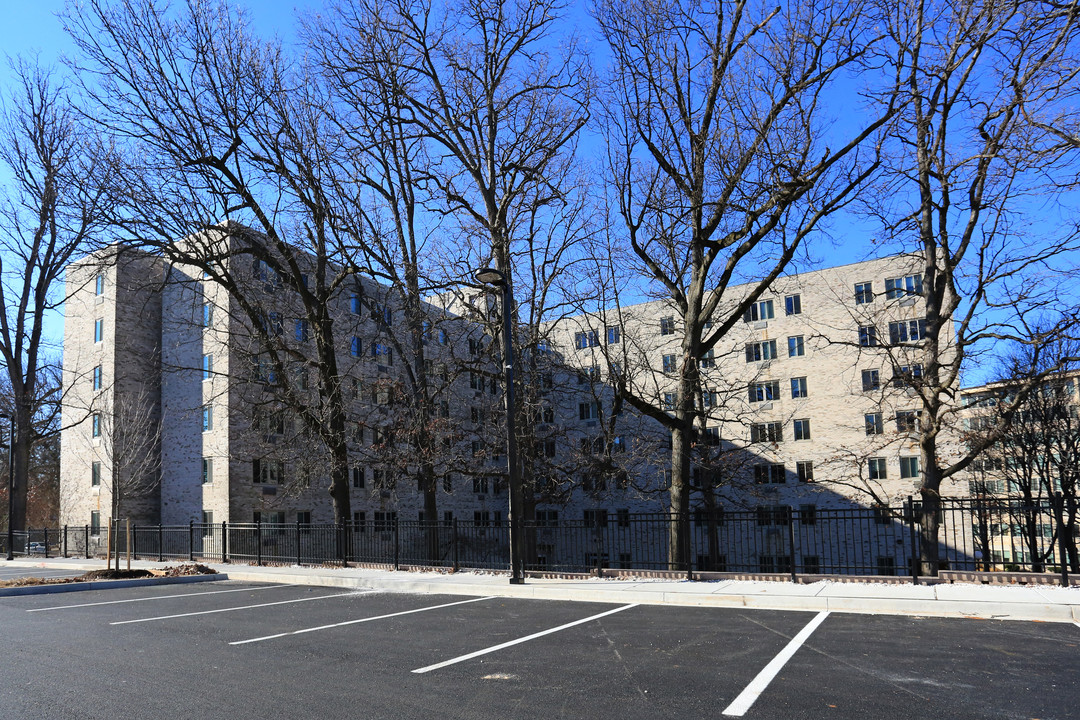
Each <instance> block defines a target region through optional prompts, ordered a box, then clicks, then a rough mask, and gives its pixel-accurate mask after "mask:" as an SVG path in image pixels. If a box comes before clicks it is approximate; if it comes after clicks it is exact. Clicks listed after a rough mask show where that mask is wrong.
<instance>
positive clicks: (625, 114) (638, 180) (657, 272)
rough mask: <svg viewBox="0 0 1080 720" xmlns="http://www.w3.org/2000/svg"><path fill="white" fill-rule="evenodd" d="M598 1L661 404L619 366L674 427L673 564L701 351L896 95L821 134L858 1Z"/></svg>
mask: <svg viewBox="0 0 1080 720" xmlns="http://www.w3.org/2000/svg"><path fill="white" fill-rule="evenodd" d="M595 12H596V16H597V19H598V21H599V23H600V27H601V31H602V33H603V35H604V37H605V39H606V40H607V42H608V45H609V47H610V49H611V52H612V54H613V56H614V68H613V70H612V73H611V77H610V79H609V81H608V83H607V87H608V93H607V94H606V95H605V96H604V108H605V117H604V120H605V123H606V133H607V138H608V163H609V169H608V172H609V181H610V187H611V197H612V202H613V205H614V214H615V215H616V216H617V220H616V222H618V223H620V224H621V225H622V227H623V228H624V229H623V231H622V232H623V233H624V234H625V237H626V241H627V242H628V244H629V246H630V248H631V250H632V254H631V256H630V257H631V259H632V261H633V265H632V267H633V270H634V271H635V272H636V273H637V274H638V276H639V277H641V278H643V279H644V282H645V286H644V288H643V291H644V292H645V293H647V294H650V295H652V296H654V297H662V298H664V299H666V300H667V301H668V302H669V303H670V309H671V318H672V320H671V322H672V326H671V327H670V328H668V327H665V328H664V329H663V333H664V334H671V335H672V336H673V342H675V344H676V345H677V347H676V348H675V350H674V352H675V355H676V360H675V366H674V367H673V368H671V369H670V371H669V373H668V375H669V378H670V380H669V381H665V383H670V388H669V391H670V392H671V393H672V394H673V398H672V401H671V403H670V404H669V406H668V407H665V404H664V402H663V395H662V394H661V393H662V392H664V391H662V390H660V389H659V385H657V383H655V382H652V381H651V380H648V381H639V380H637V379H635V377H634V376H633V375H632V374H631V373H629V372H628V373H627V375H626V377H627V378H628V380H627V382H626V383H624V384H623V385H622V386H620V388H619V389H620V392H621V393H622V394H623V395H624V396H625V398H626V401H627V403H629V404H630V405H631V406H633V407H634V408H635V409H636V410H637V411H638V412H640V413H643V414H644V415H646V416H648V417H650V418H653V419H654V420H655V421H657V422H658V423H659V424H660V425H661V426H663V427H664V428H666V429H668V430H669V431H670V432H671V437H672V448H671V490H670V510H671V512H672V513H674V514H675V515H676V516H677V517H678V522H677V523H676V524H675V525H673V527H672V531H671V542H670V545H669V561H670V562H671V563H672V564H673V565H682V564H684V563H687V562H689V531H690V522H689V520H690V515H689V492H690V484H689V480H690V466H691V458H692V455H693V452H692V448H693V446H694V444H695V437H696V432H695V427H694V424H695V421H696V419H697V418H698V417H699V415H700V406H699V404H698V402H697V398H698V397H699V395H700V393H701V391H702V382H701V375H700V372H699V367H700V366H699V361H700V359H701V358H702V357H704V356H705V355H706V354H707V353H708V352H709V351H710V350H711V349H713V348H714V347H717V345H718V343H720V341H721V340H722V339H723V338H725V337H726V336H727V335H728V334H729V333H730V332H731V331H732V329H733V328H734V327H735V325H736V323H739V322H741V321H742V319H743V317H744V315H745V314H746V313H747V312H748V311H750V312H752V311H753V309H754V306H755V303H756V301H757V300H758V298H759V296H760V295H761V294H762V293H763V292H764V291H765V290H766V289H767V288H768V287H769V286H770V284H771V283H772V282H773V281H774V280H775V279H776V278H777V277H779V276H780V275H781V273H783V272H784V270H785V269H786V268H787V267H788V265H789V263H790V262H791V260H792V259H793V258H794V257H796V255H797V253H798V252H799V250H800V247H801V246H802V244H803V241H804V239H805V238H806V237H807V236H808V235H810V234H811V233H813V232H814V231H815V230H816V229H817V228H818V225H819V224H820V223H821V221H822V220H823V219H824V218H826V217H828V216H829V215H830V214H831V213H833V212H835V211H836V210H838V209H840V208H842V207H844V206H845V205H846V204H847V203H848V202H850V201H851V199H852V196H853V193H854V192H855V190H856V189H857V188H859V187H860V185H861V184H862V183H863V182H864V181H865V180H866V178H867V177H868V175H869V174H870V172H871V170H872V169H873V168H874V161H875V154H874V152H873V150H872V149H867V148H864V147H863V146H864V145H865V144H868V140H870V139H872V138H873V137H874V135H875V133H876V132H877V131H878V130H879V129H880V128H881V127H882V126H883V124H884V123H885V122H886V121H887V120H888V118H889V117H890V116H891V114H892V108H891V107H890V106H888V105H886V107H885V108H883V109H882V110H881V111H880V112H878V113H876V114H875V115H872V116H871V117H866V118H855V119H854V121H853V123H852V124H851V125H848V127H854V128H855V129H854V130H852V131H851V132H850V134H849V135H847V136H846V137H843V136H841V137H836V136H833V137H829V138H828V139H827V140H826V135H827V133H826V132H825V131H824V130H823V129H822V126H823V123H824V122H826V119H825V118H824V116H823V105H824V97H825V96H826V95H827V93H829V92H831V88H832V87H834V85H835V83H836V81H837V80H839V79H841V78H842V77H844V76H845V73H846V72H848V71H854V70H855V69H857V68H858V69H862V68H864V67H865V66H866V64H868V63H869V62H870V61H871V54H870V53H871V51H872V50H873V49H874V47H875V44H876V43H877V42H878V41H879V40H880V38H879V37H877V36H876V35H875V33H874V31H871V30H869V28H872V27H873V24H874V23H873V22H872V21H871V16H870V14H869V12H868V7H867V6H866V5H864V4H863V3H859V2H853V3H839V4H838V3H831V2H817V1H815V0H808V1H807V2H800V3H793V4H789V5H787V6H784V7H783V8H776V9H771V8H770V9H761V8H759V7H758V6H756V5H754V4H752V3H747V2H736V3H722V2H715V3H706V4H697V3H683V2H678V1H677V0H671V1H666V2H660V3H656V2H638V1H636V0H626V1H623V0H608V1H607V2H603V3H600V4H599V5H598V6H597V8H596V11H595ZM888 84H889V83H888V81H887V79H886V80H885V82H884V85H886V86H887V85H888ZM612 254H615V253H612ZM621 267H624V266H620V268H621ZM746 283H749V285H746ZM740 284H742V285H743V287H742V288H741V289H740V290H739V291H738V293H735V292H731V291H730V288H732V287H734V286H736V285H740ZM706 323H711V324H710V325H709V326H708V327H706ZM657 329H659V328H657ZM638 377H639V378H645V377H651V376H647V375H639V376H638Z"/></svg>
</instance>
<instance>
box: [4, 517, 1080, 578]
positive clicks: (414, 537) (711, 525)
mask: <svg viewBox="0 0 1080 720" xmlns="http://www.w3.org/2000/svg"><path fill="white" fill-rule="evenodd" d="M921 519H922V513H921V508H920V507H919V504H918V503H914V502H910V501H909V502H908V503H905V504H904V505H903V506H901V507H898V508H886V507H880V508H850V509H813V508H803V509H794V508H790V507H787V506H783V505H776V506H769V507H764V508H762V507H759V508H757V509H755V510H740V511H731V510H726V511H721V510H716V511H713V512H707V511H697V512H695V513H694V515H693V517H692V521H691V523H690V534H689V538H688V542H686V544H685V545H684V546H682V547H680V548H679V549H678V550H677V551H676V552H672V538H673V527H674V525H675V523H676V519H675V517H674V516H671V515H668V514H665V513H656V514H629V513H622V512H619V513H604V512H603V511H593V512H592V513H591V514H590V516H589V517H588V519H573V520H571V519H559V520H558V521H556V522H549V521H545V522H529V523H526V525H525V528H524V533H523V535H524V542H525V548H524V556H525V559H526V563H525V567H526V570H529V571H555V572H568V573H570V572H577V573H582V572H591V571H595V570H598V569H600V570H602V569H625V570H667V571H670V570H676V571H680V572H686V573H688V574H692V573H693V572H694V571H703V572H704V571H711V572H735V573H747V574H749V573H767V574H786V575H791V576H793V578H794V575H796V574H815V575H816V574H821V575H907V576H913V577H915V578H916V579H917V575H918V570H919V567H920V564H919V562H918V558H919V557H920V556H921V554H922V539H921V536H920V529H921V528H920V522H921ZM938 520H939V523H940V532H939V547H938V552H937V555H938V558H939V559H940V566H941V568H942V569H951V570H969V571H979V570H1024V571H1029V572H1054V573H1059V574H1061V575H1062V576H1063V581H1064V582H1066V583H1067V582H1068V579H1067V575H1068V573H1069V572H1072V573H1077V572H1078V571H1080V567H1078V564H1080V553H1078V552H1077V540H1078V532H1077V522H1076V513H1075V511H1074V512H1073V514H1072V515H1070V514H1069V511H1068V508H1066V506H1065V504H1064V503H1055V502H1054V501H1052V500H1051V501H1046V502H1041V503H1021V502H1018V501H1013V500H1001V499H993V500H990V499H986V500H980V499H971V500H947V501H944V502H943V507H942V510H941V513H940V515H939V518H938ZM109 535H110V534H109V533H108V532H107V528H104V527H102V528H95V527H91V526H65V527H63V528H60V529H38V530H30V531H26V532H20V533H16V535H15V538H16V540H15V554H17V555H42V556H49V555H63V556H65V557H68V556H85V557H91V556H94V557H103V556H104V555H105V554H106V543H107V537H109ZM509 536H510V533H509V526H508V524H507V523H505V522H504V523H500V524H491V523H485V524H473V523H462V522H458V521H457V520H454V521H451V522H449V523H424V522H416V521H412V522H410V521H398V520H396V519H390V520H385V521H375V522H371V521H369V522H366V523H360V524H351V523H348V524H308V523H227V522H223V523H215V524H202V523H195V522H192V523H189V524H187V525H173V526H169V525H166V526H160V525H153V526H143V525H138V526H137V525H131V526H130V527H129V526H127V525H126V524H125V523H116V524H115V525H114V528H113V532H112V533H111V537H112V542H113V545H114V548H115V549H117V550H119V552H120V554H121V555H126V554H127V553H128V551H129V550H130V553H131V556H132V557H134V558H138V559H144V560H147V559H148V560H160V561H164V560H198V561H205V562H228V561H230V560H239V561H243V562H250V563H254V564H289V565H292V564H295V565H320V564H338V565H341V564H344V563H347V562H351V563H361V564H372V565H387V566H393V567H400V566H429V567H445V568H455V569H457V568H476V569H506V568H507V566H508V561H509V549H508V548H509ZM4 540H6V537H5V538H4ZM3 549H5V550H6V548H3ZM1061 558H1065V560H1066V561H1065V562H1064V563H1062V562H1061V561H1060V560H1061Z"/></svg>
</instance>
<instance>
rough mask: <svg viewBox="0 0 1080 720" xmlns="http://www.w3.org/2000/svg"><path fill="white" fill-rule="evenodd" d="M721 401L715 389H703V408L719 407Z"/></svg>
mask: <svg viewBox="0 0 1080 720" xmlns="http://www.w3.org/2000/svg"><path fill="white" fill-rule="evenodd" d="M719 403H720V396H719V394H718V393H717V392H716V391H715V390H703V391H702V392H701V407H702V409H703V410H708V409H710V408H714V407H717V406H718V405H719Z"/></svg>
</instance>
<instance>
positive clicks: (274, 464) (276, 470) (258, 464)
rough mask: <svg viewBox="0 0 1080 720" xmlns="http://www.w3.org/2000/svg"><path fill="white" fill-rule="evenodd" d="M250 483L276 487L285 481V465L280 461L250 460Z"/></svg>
mask: <svg viewBox="0 0 1080 720" xmlns="http://www.w3.org/2000/svg"><path fill="white" fill-rule="evenodd" d="M251 479H252V482H254V483H256V484H258V483H264V484H266V485H278V484H280V483H281V482H282V481H283V480H284V479H285V463H283V462H282V461H280V460H252V461H251Z"/></svg>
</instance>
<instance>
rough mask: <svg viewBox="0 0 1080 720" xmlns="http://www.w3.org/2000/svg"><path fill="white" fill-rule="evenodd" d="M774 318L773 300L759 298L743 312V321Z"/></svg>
mask: <svg viewBox="0 0 1080 720" xmlns="http://www.w3.org/2000/svg"><path fill="white" fill-rule="evenodd" d="M772 319H773V301H772V300H758V301H757V302H756V303H754V304H753V305H751V306H750V307H748V308H746V312H745V313H744V314H743V322H757V321H758V320H772Z"/></svg>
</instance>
